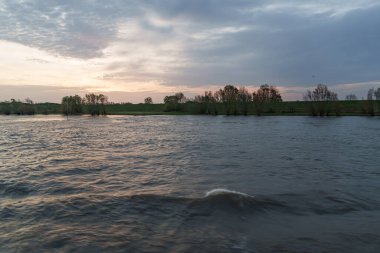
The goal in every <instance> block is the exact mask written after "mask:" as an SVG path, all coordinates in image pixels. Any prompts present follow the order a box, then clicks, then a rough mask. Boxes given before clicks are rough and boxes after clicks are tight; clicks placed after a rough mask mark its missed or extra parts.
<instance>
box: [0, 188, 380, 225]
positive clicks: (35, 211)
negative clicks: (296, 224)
mask: <svg viewBox="0 0 380 253" xmlns="http://www.w3.org/2000/svg"><path fill="white" fill-rule="evenodd" d="M1 188H3V189H2V191H3V193H4V192H6V194H10V195H11V196H12V195H13V196H20V194H21V195H22V196H24V194H25V195H28V194H29V191H26V190H25V189H24V186H23V185H17V188H13V189H12V190H11V189H10V188H8V187H4V185H0V189H1ZM4 188H5V189H4ZM16 189H17V190H16ZM379 209H380V204H379V202H378V201H375V200H371V199H368V198H367V199H360V198H358V197H354V196H347V195H344V194H335V195H334V194H331V193H328V192H308V193H302V194H294V193H289V194H281V195H255V196H252V195H249V194H247V193H243V192H237V191H232V190H228V189H213V190H211V191H209V192H207V193H206V194H205V195H204V196H202V197H198V198H188V197H177V196H167V195H157V194H138V195H125V194H124V195H123V193H119V194H115V193H109V194H105V193H100V194H94V193H91V194H89V193H78V194H64V195H59V194H58V195H44V196H42V195H36V194H33V195H29V196H24V198H22V199H20V198H15V199H12V198H8V199H7V201H6V202H3V203H0V219H2V218H6V217H9V215H10V214H11V213H13V215H21V216H20V217H26V216H25V215H26V213H28V214H30V218H37V217H40V216H41V217H47V216H50V215H51V216H53V217H57V218H59V217H70V216H75V217H78V216H80V217H85V216H86V215H90V216H92V215H95V214H98V213H99V212H100V211H99V210H101V213H103V214H104V215H107V216H108V215H114V216H119V215H120V214H124V215H127V214H133V215H135V214H136V215H137V214H139V213H141V214H142V213H149V214H150V215H158V216H159V215H161V214H165V215H173V214H175V215H180V216H183V215H184V216H186V215H187V216H191V217H194V216H211V215H213V214H215V213H219V214H227V215H234V214H236V215H241V214H242V215H244V216H246V215H251V214H252V215H260V214H266V213H273V212H276V213H286V214H289V215H325V214H338V215H339V214H345V213H350V212H355V211H366V210H379Z"/></svg>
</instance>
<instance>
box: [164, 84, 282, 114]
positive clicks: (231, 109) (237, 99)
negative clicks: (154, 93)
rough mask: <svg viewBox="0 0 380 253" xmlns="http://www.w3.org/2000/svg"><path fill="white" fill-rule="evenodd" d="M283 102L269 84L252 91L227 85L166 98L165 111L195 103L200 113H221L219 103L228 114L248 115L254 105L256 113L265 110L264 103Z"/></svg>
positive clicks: (274, 88) (180, 93) (179, 109)
mask: <svg viewBox="0 0 380 253" xmlns="http://www.w3.org/2000/svg"><path fill="white" fill-rule="evenodd" d="M276 102H282V97H281V95H280V93H279V91H278V89H277V88H276V87H274V86H270V85H268V84H264V85H261V86H260V88H259V89H258V90H257V91H255V92H253V93H250V92H249V91H248V89H247V88H245V87H239V88H238V87H235V86H233V85H226V86H225V87H224V88H223V89H219V90H217V91H215V92H212V91H205V93H204V95H197V96H195V97H194V98H193V99H187V98H186V97H185V96H184V95H183V93H182V92H179V93H176V94H174V95H172V96H166V97H165V98H164V104H165V111H181V110H183V108H185V107H184V106H182V105H183V104H184V103H187V104H193V105H194V106H193V107H194V111H195V112H196V113H199V114H213V115H217V114H219V107H220V106H218V105H220V104H222V105H223V106H224V112H225V114H226V115H248V113H249V109H250V107H251V106H252V104H253V105H254V108H255V111H256V114H258V115H260V114H261V113H262V112H263V108H264V105H267V104H271V103H276Z"/></svg>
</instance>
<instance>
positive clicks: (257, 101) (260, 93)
mask: <svg viewBox="0 0 380 253" xmlns="http://www.w3.org/2000/svg"><path fill="white" fill-rule="evenodd" d="M252 100H253V104H254V106H255V110H256V114H257V115H261V113H262V112H263V108H264V107H265V105H267V104H270V103H274V102H281V101H282V97H281V95H280V92H279V91H278V89H277V88H276V87H274V86H269V85H268V84H263V85H261V86H260V88H259V89H258V90H257V91H256V92H253V93H252Z"/></svg>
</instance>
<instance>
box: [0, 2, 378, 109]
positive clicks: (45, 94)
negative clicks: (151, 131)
mask: <svg viewBox="0 0 380 253" xmlns="http://www.w3.org/2000/svg"><path fill="white" fill-rule="evenodd" d="M379 13H380V1H378V0H329V1H327V0H326V1H317V0H310V1H306V0H289V1H285V0H191V1H189V0H171V1H170V0H167V1H165V0H160V1H158V0H156V1H155V0H151V1H144V0H107V1H103V0H82V1H80V0H65V1H64V0H39V1H38V0H35V1H30V0H0V100H9V99H11V98H20V99H24V98H26V97H29V98H31V99H33V100H35V101H38V102H43V101H53V102H58V101H60V99H61V97H62V96H64V95H67V94H80V95H83V94H85V93H86V92H102V93H105V94H107V95H108V96H109V97H110V100H112V101H116V102H122V101H124V102H126V101H130V102H142V101H143V98H144V97H146V96H151V97H153V100H154V102H162V98H163V96H164V95H167V94H171V93H173V92H177V91H183V92H184V93H185V94H186V95H188V96H193V95H195V94H199V93H202V92H203V91H204V90H216V89H217V88H219V87H222V86H224V85H226V84H233V85H236V86H243V85H244V86H246V87H249V88H250V89H251V90H252V91H253V90H254V89H255V87H257V86H259V85H260V84H264V83H268V84H272V85H276V86H278V87H279V88H280V90H281V92H282V94H283V97H284V98H285V99H287V100H297V99H302V94H303V93H304V92H305V90H307V89H311V88H312V87H313V86H315V84H317V83H325V84H327V85H328V86H329V87H331V89H332V90H334V91H337V92H338V94H339V95H340V98H341V99H343V98H344V97H345V95H346V94H349V93H355V94H357V96H358V97H360V98H361V97H362V96H364V95H365V94H366V92H367V90H368V89H369V88H371V87H380V60H379V59H380V15H379Z"/></svg>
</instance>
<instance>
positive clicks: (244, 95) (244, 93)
mask: <svg viewBox="0 0 380 253" xmlns="http://www.w3.org/2000/svg"><path fill="white" fill-rule="evenodd" d="M251 101H252V95H251V94H250V93H249V92H248V90H247V88H245V87H244V86H243V87H240V88H239V91H238V102H239V106H240V109H241V112H242V114H244V115H248V110H249V104H250V103H251Z"/></svg>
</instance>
